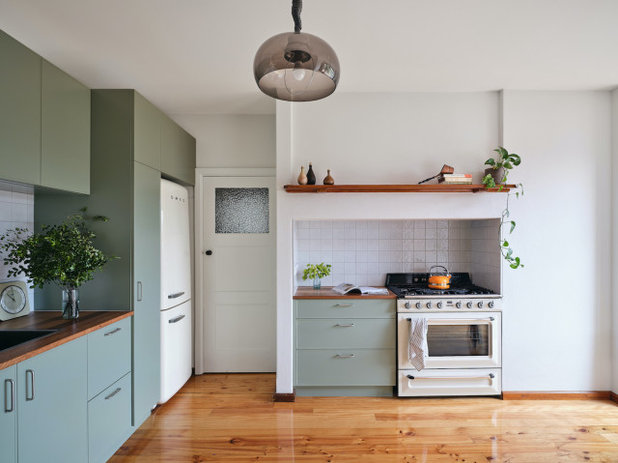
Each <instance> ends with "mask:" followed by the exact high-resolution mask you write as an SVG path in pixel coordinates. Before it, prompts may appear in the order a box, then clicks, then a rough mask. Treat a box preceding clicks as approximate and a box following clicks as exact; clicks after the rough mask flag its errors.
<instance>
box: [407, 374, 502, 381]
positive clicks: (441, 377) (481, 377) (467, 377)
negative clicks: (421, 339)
mask: <svg viewBox="0 0 618 463" xmlns="http://www.w3.org/2000/svg"><path fill="white" fill-rule="evenodd" d="M406 377H407V378H408V379H409V380H410V381H412V380H419V379H432V380H433V379H444V380H449V381H454V380H461V379H488V380H489V382H490V383H492V382H493V379H494V378H495V377H496V375H494V374H493V373H489V374H488V375H487V376H412V375H406Z"/></svg>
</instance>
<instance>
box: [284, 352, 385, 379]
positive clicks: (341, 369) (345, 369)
mask: <svg viewBox="0 0 618 463" xmlns="http://www.w3.org/2000/svg"><path fill="white" fill-rule="evenodd" d="M395 384H396V368H395V349H337V350H332V349H329V350H297V351H296V385H297V386H394V385H395Z"/></svg>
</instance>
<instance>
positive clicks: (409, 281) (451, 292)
mask: <svg viewBox="0 0 618 463" xmlns="http://www.w3.org/2000/svg"><path fill="white" fill-rule="evenodd" d="M427 278H428V275H427V274H424V273H410V274H388V275H387V277H386V286H387V287H388V288H389V289H390V290H391V291H392V292H394V293H395V294H396V295H397V297H398V298H412V297H422V296H481V295H493V294H495V293H494V292H493V291H491V290H489V289H486V288H481V287H480V286H476V285H474V284H472V281H471V280H470V276H469V275H468V274H467V273H458V274H453V279H452V281H451V288H450V289H431V288H428V287H427Z"/></svg>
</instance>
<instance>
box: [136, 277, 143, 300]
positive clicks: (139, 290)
mask: <svg viewBox="0 0 618 463" xmlns="http://www.w3.org/2000/svg"><path fill="white" fill-rule="evenodd" d="M142 293H143V291H142V282H141V281H138V282H137V302H141V301H142V296H143V294H142Z"/></svg>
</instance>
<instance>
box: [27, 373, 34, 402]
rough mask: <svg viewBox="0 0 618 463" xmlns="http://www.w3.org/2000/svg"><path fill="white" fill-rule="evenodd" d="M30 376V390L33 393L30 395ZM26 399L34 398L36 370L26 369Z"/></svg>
mask: <svg viewBox="0 0 618 463" xmlns="http://www.w3.org/2000/svg"><path fill="white" fill-rule="evenodd" d="M28 376H30V391H31V392H32V394H31V395H30V396H28ZM26 400H27V401H31V400H34V370H26Z"/></svg>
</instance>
